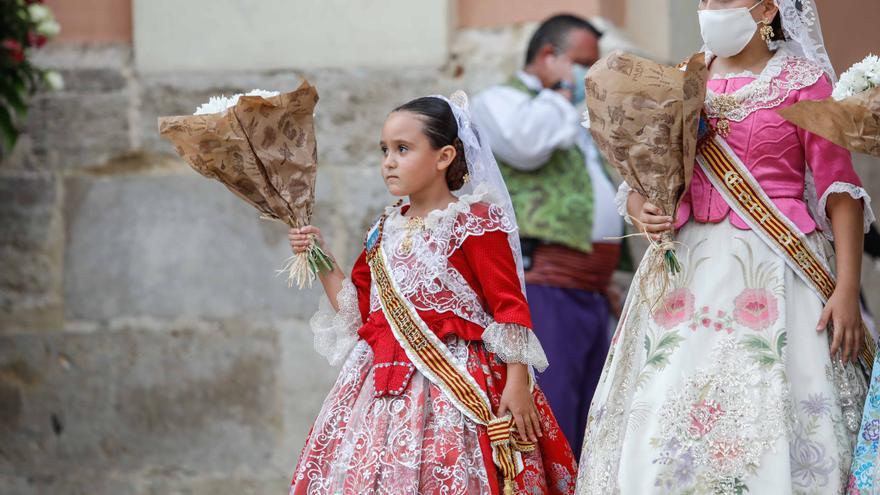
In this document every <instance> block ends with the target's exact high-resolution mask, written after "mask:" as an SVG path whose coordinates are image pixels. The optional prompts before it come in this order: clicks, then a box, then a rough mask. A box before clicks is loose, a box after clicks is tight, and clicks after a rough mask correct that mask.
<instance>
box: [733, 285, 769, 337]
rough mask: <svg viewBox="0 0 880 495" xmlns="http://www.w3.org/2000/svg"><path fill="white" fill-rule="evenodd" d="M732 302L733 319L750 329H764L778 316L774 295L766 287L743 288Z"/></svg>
mask: <svg viewBox="0 0 880 495" xmlns="http://www.w3.org/2000/svg"><path fill="white" fill-rule="evenodd" d="M733 304H734V306H735V309H734V310H733V317H734V319H736V321H737V323H739V324H741V325H745V326H747V327H749V328H751V329H752V330H764V329H766V328H767V327H769V326H770V325H772V324H773V323H775V322H776V319H777V318H779V303H778V301H777V300H776V296H774V295H773V294H771V293H770V291H768V290H766V289H745V290H744V291H742V292H741V293H740V295H738V296H736V299H735V300H734V301H733Z"/></svg>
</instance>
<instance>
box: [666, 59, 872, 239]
mask: <svg viewBox="0 0 880 495" xmlns="http://www.w3.org/2000/svg"><path fill="white" fill-rule="evenodd" d="M831 91H832V84H831V81H830V79H829V78H828V76H827V75H826V74H825V73H823V71H822V69H820V68H819V66H818V65H816V64H814V63H812V62H810V61H808V60H806V59H803V58H800V57H796V56H794V55H791V54H789V53H787V52H784V51H779V52H777V53H776V54H775V55H774V57H773V59H772V60H771V61H770V62H769V63H768V65H767V67H766V68H765V69H764V71H763V72H762V73H761V74H759V75H755V74H751V73H745V74H733V75H728V76H725V77H723V78H716V79H712V80H710V81H709V82H708V93H707V97H706V109H707V112H708V113H709V117H710V120H711V121H712V123H713V124H714V123H716V122H717V120H718V115H719V109H718V108H717V107H718V102H717V96H718V95H722V94H724V95H731V96H733V97H734V99H735V101H736V102H737V105H736V108H735V109H734V110H732V111H727V112H726V115H727V118H728V120H729V122H730V135H729V136H727V138H726V140H727V142H728V143H729V144H730V147H731V148H732V149H733V151H734V152H735V153H736V154H737V156H739V158H740V159H741V160H742V161H743V163H745V164H746V166H747V167H748V168H749V170H750V171H751V173H752V175H754V176H755V178H756V179H757V181H758V182H759V183H760V184H761V186H762V187H763V188H764V190H765V191H766V192H767V195H768V196H769V197H770V198H771V199H772V200H773V202H774V203H775V204H776V206H777V207H779V209H780V211H781V212H782V213H783V214H785V215H786V216H787V217H788V218H790V219H791V220H792V221H793V222H794V223H795V225H797V226H798V227H799V228H800V229H801V230H802V231H803V232H804V233H807V234H809V233H811V232H813V231H815V230H817V228H818V229H819V230H822V231H824V232H825V233H826V235H829V236H830V228H829V222H828V219H827V214H826V212H825V204H826V201H827V198H828V195H829V194H832V193H841V192H842V193H849V194H850V195H851V196H852V197H854V198H864V199H866V204H865V206H866V208H865V214H866V216H865V221H866V223H869V222H870V221H871V220H873V216H872V215H871V213H870V206H869V204H867V201H869V198H868V197H867V194H866V193H865V190H864V189H863V188H862V184H861V181H860V180H859V177H858V175H856V172H855V170H854V169H853V166H852V157H851V155H850V153H849V151H847V150H845V149H844V148H841V147H840V146H837V145H835V144H833V143H831V142H830V141H828V140H826V139H824V138H821V137H819V136H816V135H814V134H811V133H808V132H806V131H804V130H802V129H800V128H799V127H797V126H795V125H794V124H791V123H789V122H787V121H786V120H784V119H783V118H782V117H781V116H779V114H778V113H777V111H778V110H779V109H781V108H784V107H787V106H789V105H792V104H794V103H795V102H798V101H800V100H821V99H824V98H827V97H829V96H830V95H831ZM813 184H814V185H815V186H813ZM805 186H806V187H805ZM691 217H693V218H694V220H695V221H697V222H700V223H718V222H721V221H723V220H724V219H726V218H728V217H729V218H730V222H731V223H732V224H733V225H734V226H735V227H737V228H739V229H743V230H747V229H748V226H747V225H746V223H745V222H744V221H743V220H742V218H740V217H739V216H738V215H737V214H736V213H733V212H731V211H730V207H729V206H728V205H727V203H726V202H725V201H724V199H723V198H722V197H721V195H720V194H719V193H718V191H716V190H715V189H714V188H713V187H712V184H711V183H710V182H709V179H708V178H707V177H706V175H705V174H704V173H703V171H702V170H700V167H699V166H697V167H696V169H695V171H694V177H693V181H692V183H691V186H690V189H689V190H688V192H687V193H686V194H685V196H684V198H683V200H682V203H681V205H680V207H679V209H678V212H677V216H676V228H680V227H682V226H683V225H684V224H685V223H687V221H688V220H689V219H690V218H691Z"/></svg>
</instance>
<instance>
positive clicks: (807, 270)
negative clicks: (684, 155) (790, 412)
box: [697, 135, 875, 373]
mask: <svg viewBox="0 0 880 495" xmlns="http://www.w3.org/2000/svg"><path fill="white" fill-rule="evenodd" d="M697 163H698V164H699V165H700V166H701V167H702V168H703V171H704V172H705V173H706V176H707V177H708V178H709V180H710V181H711V182H712V185H713V186H715V189H716V190H717V191H718V192H719V193H720V194H721V196H722V197H723V198H724V200H725V201H726V202H727V204H728V205H729V206H730V207H731V208H732V209H733V210H734V211H735V212H736V213H737V214H738V215H739V216H740V217H741V218H742V219H743V220H744V221H745V222H746V223H747V224H748V225H749V227H751V229H752V230H753V231H754V232H755V233H756V234H758V236H759V237H760V238H761V239H763V240H764V242H766V243H767V245H769V246H770V248H772V249H773V250H774V251H776V253H777V254H779V255H780V256H782V258H783V259H785V261H786V263H787V264H788V266H789V267H791V269H792V270H794V272H795V273H797V274H798V276H800V277H801V279H802V280H803V281H804V282H806V284H807V285H808V286H809V287H810V288H811V289H813V291H814V292H815V293H816V294H817V295H818V296H819V298H820V299H821V300H822V303H823V304H824V303H827V302H828V298H830V297H831V294H833V293H834V287H835V278H834V275H833V274H832V273H831V270H829V269H828V267H827V266H826V265H825V263H824V261H823V260H822V259H821V258H820V257H819V256H817V255H816V254H815V253H814V252H813V250H812V249H811V248H810V245H809V244H808V243H807V236H806V235H805V234H804V233H803V232H801V231H800V229H798V228H797V226H796V225H794V223H792V221H791V220H789V219H788V218H787V217H786V216H785V215H783V214H782V212H780V211H779V209H777V208H776V205H775V204H774V203H773V201H771V200H770V197H769V196H767V193H766V192H764V190H763V189H762V188H761V185H760V184H759V183H758V181H757V180H756V179H755V178H754V177H753V176H752V174H751V173H750V172H749V170H748V168H747V167H746V166H745V165H744V164H743V163H742V161H740V159H739V157H738V156H737V155H736V153H734V152H733V150H732V149H730V146H729V145H728V144H727V142H726V141H724V139H723V138H721V137H720V136H718V135H713V136H711V137H707V138H706V139H705V140H703V141H702V142H701V143H700V145H699V149H698V152H697ZM874 353H875V344H874V340H873V339H872V338H871V335H870V333H869V332H868V331H867V330H865V347H864V349H863V351H862V356H861V357H862V360H863V361H864V362H863V363H862V364H863V366H865V367H866V369H867V370H869V373H870V369H871V366H872V365H873V363H874Z"/></svg>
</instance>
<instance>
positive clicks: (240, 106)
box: [159, 81, 333, 288]
mask: <svg viewBox="0 0 880 495" xmlns="http://www.w3.org/2000/svg"><path fill="white" fill-rule="evenodd" d="M317 102H318V92H317V91H316V90H315V88H314V87H313V86H311V85H309V83H308V82H307V81H304V82H303V83H302V84H301V85H300V87H299V88H298V89H296V90H295V91H292V92H289V93H284V94H281V95H278V96H273V97H269V98H263V97H260V96H242V97H240V98H239V100H238V102H237V103H236V104H235V106H233V107H232V108H229V109H227V110H225V111H223V112H219V113H214V114H209V115H181V116H176V117H162V118H160V119H159V134H161V135H162V136H164V137H165V138H167V139H168V140H170V141H171V142H172V143H173V144H174V147H175V149H176V150H177V153H178V154H179V155H180V156H181V158H183V159H184V160H185V161H186V162H187V163H188V164H189V165H190V166H191V167H192V168H193V169H194V170H196V171H197V172H198V173H200V174H202V175H204V176H205V177H209V178H211V179H215V180H218V181H220V182H221V183H222V184H223V185H224V186H226V187H227V188H228V189H229V190H230V191H232V192H233V193H235V194H236V195H237V196H238V197H240V198H241V199H243V200H245V201H247V202H248V203H250V204H251V205H252V206H253V207H255V208H256V209H257V210H258V211H259V212H260V213H261V214H262V216H264V217H267V218H270V219H275V220H278V221H281V222H284V223H285V224H287V225H289V226H290V227H302V226H305V225H308V223H309V221H310V219H311V216H312V209H313V206H314V202H315V180H316V177H317V162H318V159H317V157H318V147H317V142H316V140H315V125H314V118H313V116H314V112H315V105H316V104H317ZM332 264H333V261H332V259H331V258H330V257H329V256H328V255H327V254H326V253H324V251H323V250H321V248H320V247H319V246H317V245H315V244H313V245H312V248H311V249H310V250H308V251H307V252H303V253H300V254H296V255H294V256H291V257H290V259H288V260H287V262H286V265H285V267H284V268H282V269H281V270H279V272H281V273H286V274H287V276H288V286H293V285H298V286H299V287H300V288H303V287H305V286H307V285H308V286H311V284H312V282H313V281H314V280H315V276H316V272H318V271H322V270H327V269H332Z"/></svg>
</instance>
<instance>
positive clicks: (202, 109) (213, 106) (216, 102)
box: [193, 89, 280, 115]
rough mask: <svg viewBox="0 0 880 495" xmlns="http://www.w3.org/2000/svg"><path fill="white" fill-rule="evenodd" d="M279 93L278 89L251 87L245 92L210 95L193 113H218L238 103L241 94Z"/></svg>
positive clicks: (276, 94) (271, 94)
mask: <svg viewBox="0 0 880 495" xmlns="http://www.w3.org/2000/svg"><path fill="white" fill-rule="evenodd" d="M279 94H280V93H279V92H278V91H266V90H265V89H252V90H250V91H248V92H247V93H244V94H242V93H236V94H234V95H232V96H224V95H220V96H212V97H211V98H209V99H208V103H204V104H202V105H199V107H198V108H197V109H196V111H195V113H193V115H205V114H209V113H220V112H223V111H225V110H227V109H229V108H232V107H234V106H235V104H236V103H238V99H239V98H240V97H242V96H259V97H262V98H270V97H272V96H278V95H279Z"/></svg>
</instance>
